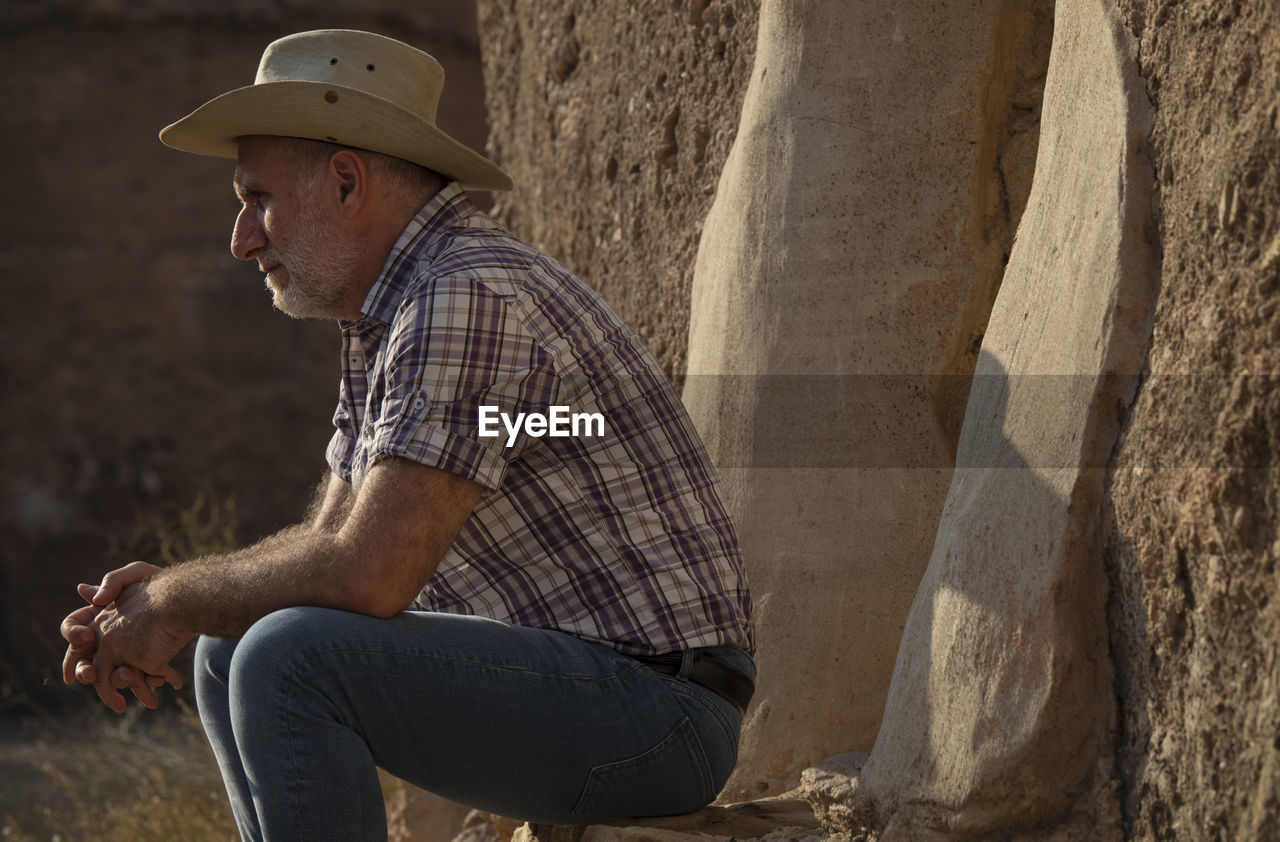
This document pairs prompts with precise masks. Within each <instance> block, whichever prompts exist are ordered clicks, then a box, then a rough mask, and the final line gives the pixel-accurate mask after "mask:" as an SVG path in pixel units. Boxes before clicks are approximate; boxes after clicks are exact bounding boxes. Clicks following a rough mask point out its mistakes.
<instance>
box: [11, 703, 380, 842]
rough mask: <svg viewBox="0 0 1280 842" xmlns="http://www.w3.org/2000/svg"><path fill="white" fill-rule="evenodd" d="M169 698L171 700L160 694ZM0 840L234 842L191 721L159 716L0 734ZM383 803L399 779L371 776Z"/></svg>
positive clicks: (185, 709) (213, 771)
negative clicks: (377, 782)
mask: <svg viewBox="0 0 1280 842" xmlns="http://www.w3.org/2000/svg"><path fill="white" fill-rule="evenodd" d="M166 701H172V699H166ZM0 745H2V746H3V751H2V753H0V821H2V822H3V825H0V826H2V827H3V829H2V830H0V839H2V840H3V842H37V840H38V841H39V842H79V840H86V842H87V840H93V842H117V840H118V842H150V840H165V842H168V840H181V842H214V840H216V841H217V842H235V840H238V839H239V838H240V837H239V835H238V834H237V832H236V827H235V822H234V821H233V820H232V818H231V808H230V807H229V806H228V804H227V796H226V792H225V791H224V790H223V788H222V778H221V777H220V776H219V774H218V767H217V764H216V763H215V761H214V759H213V752H212V751H211V750H210V748H209V744H208V742H207V741H206V740H205V738H204V733H203V732H202V731H201V729H200V722H199V718H198V717H197V716H196V714H195V712H194V711H193V710H191V708H190V707H189V706H187V705H186V704H185V703H184V702H182V701H181V700H180V699H179V700H177V706H176V709H175V710H173V711H171V712H170V713H168V714H166V713H164V712H163V711H161V712H157V713H151V712H147V711H145V710H144V709H143V708H142V706H141V705H137V704H134V705H131V706H130V708H129V712H128V713H126V714H125V715H124V716H122V717H115V716H113V715H111V714H103V715H101V716H99V715H97V714H96V713H95V714H94V715H85V716H82V717H80V718H79V719H78V720H74V721H71V722H68V723H65V724H60V725H50V724H36V723H31V724H26V725H23V726H21V727H20V728H18V729H17V731H16V732H15V733H11V734H8V735H6V736H5V737H4V738H3V739H0ZM380 774H381V775H382V780H383V794H384V796H385V798H386V799H388V800H390V798H391V796H392V795H393V794H394V793H395V791H396V789H397V788H398V787H399V786H400V782H399V781H397V780H396V779H395V778H393V777H392V776H391V775H388V774H386V773H383V772H380Z"/></svg>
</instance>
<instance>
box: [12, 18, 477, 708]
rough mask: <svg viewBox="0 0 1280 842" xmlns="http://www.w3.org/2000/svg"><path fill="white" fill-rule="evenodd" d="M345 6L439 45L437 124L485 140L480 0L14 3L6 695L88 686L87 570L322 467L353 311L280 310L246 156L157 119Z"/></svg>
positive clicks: (56, 698)
mask: <svg viewBox="0 0 1280 842" xmlns="http://www.w3.org/2000/svg"><path fill="white" fill-rule="evenodd" d="M329 27H335V28H359V29H368V30H372V31H375V32H380V33H382V34H385V35H390V36H392V37H395V38H398V39H400V40H403V41H406V42H408V43H410V44H413V45H414V46H417V47H419V48H421V49H424V50H426V51H427V52H430V53H431V54H432V55H434V56H435V57H436V58H437V59H439V60H440V62H441V64H443V65H444V68H445V70H446V73H447V74H448V82H447V84H446V87H445V92H444V97H443V99H442V101H441V104H440V113H439V124H440V125H441V127H442V128H444V129H445V130H446V131H449V132H451V133H452V134H454V136H456V137H458V138H459V139H460V140H462V141H463V142H464V143H467V144H469V145H471V146H472V147H474V148H477V149H479V150H483V149H484V145H485V138H486V133H487V132H486V126H485V113H484V92H483V82H482V77H481V69H480V60H479V49H478V42H477V37H476V11H475V5H474V2H471V0H419V2H414V3H409V2H404V0H400V1H399V2H397V1H396V0H362V2H339V0H194V1H191V2H189V1H188V0H128V2H125V0H5V2H4V4H3V5H0V86H2V90H3V95H2V97H0V102H3V103H4V109H3V111H2V112H0V123H2V124H0V150H3V160H4V161H5V163H6V170H7V172H8V176H7V178H6V182H7V185H8V188H7V194H8V196H9V199H8V200H7V201H6V202H5V203H4V204H3V207H0V284H3V305H0V336H3V338H4V346H5V347H6V348H7V349H8V350H7V351H6V352H5V353H3V354H2V355H0V387H2V389H3V409H2V410H0V463H2V464H3V472H2V473H0V476H2V477H3V485H2V487H0V502H2V505H0V535H2V536H3V539H2V540H0V713H4V714H14V713H22V712H24V711H28V712H29V711H32V710H37V709H38V710H42V711H49V710H57V709H59V708H63V707H66V705H67V704H68V703H74V704H75V705H76V706H77V707H82V706H83V701H82V700H81V699H80V698H79V696H80V695H83V693H82V692H81V693H77V692H74V691H67V690H65V689H63V687H62V683H61V680H60V677H59V661H60V658H61V651H62V647H61V645H60V638H59V637H58V632H57V626H58V623H59V621H60V620H61V618H62V617H63V616H64V615H65V614H66V613H67V612H68V611H70V610H72V609H74V608H75V607H77V605H78V604H79V599H78V597H77V596H76V593H75V585H76V583H77V582H96V581H98V579H99V577H100V576H101V575H102V573H103V572H105V570H107V569H109V568H111V567H116V566H120V565H121V564H123V563H127V562H128V561H131V560H133V559H135V558H141V559H145V560H149V561H156V560H157V559H164V558H173V559H181V558H182V557H185V556H186V555H187V554H188V553H190V552H198V551H200V550H204V549H216V548H218V547H220V546H224V545H227V544H229V543H237V544H246V543H250V542H252V541H254V540H256V539H258V538H260V537H262V536H264V535H266V534H269V533H270V532H272V531H274V530H275V529H277V528H279V527H280V526H282V525H285V524H287V523H289V522H292V521H293V520H295V519H296V518H297V517H299V515H300V514H301V512H302V511H303V509H304V507H305V505H306V503H307V501H308V499H309V496H310V493H311V489H312V488H313V486H314V485H315V483H316V482H317V481H318V480H319V479H320V477H321V476H322V474H323V472H324V471H325V470H326V466H325V463H324V461H323V451H324V446H325V443H326V442H327V441H328V439H329V435H330V432H331V429H332V428H331V426H330V418H331V416H332V412H333V407H334V404H335V401H336V397H337V388H336V387H337V381H338V374H339V367H338V362H339V361H338V352H339V347H338V332H337V329H336V327H335V326H334V325H333V324H331V323H324V322H299V321H294V320H291V319H289V318H287V317H285V316H283V315H282V314H280V313H278V312H276V311H274V310H272V308H271V304H270V298H269V297H268V295H267V294H266V292H265V291H264V287H263V282H262V278H261V275H260V274H259V273H258V272H257V271H256V268H255V267H254V266H253V265H252V264H241V263H239V262H238V261H236V260H235V259H234V258H233V257H232V256H231V254H230V252H229V251H228V247H227V244H228V241H229V237H230V231H231V224H232V222H233V220H234V217H235V214H236V211H237V208H238V204H237V202H236V200H235V198H234V195H233V193H232V191H231V175H232V170H233V166H234V165H233V163H232V162H230V161H226V160H221V159H215V158H201V157H197V156H193V155H187V154H184V153H180V152H177V151H174V150H171V149H169V148H167V147H165V146H163V145H162V144H161V143H160V142H159V141H158V140H157V138H156V135H157V132H158V131H159V130H160V128H162V127H163V126H165V125H167V124H168V123H170V122H172V121H174V120H176V119H178V118H180V117H182V116H184V115H186V114H187V113H189V112H190V111H192V110H194V109H195V108H196V107H198V106H199V105H200V104H202V103H203V102H204V101H206V100H207V99H209V98H211V97H213V96H215V95H216V94H219V93H222V92H224V91H226V90H230V89H232V88H234V87H239V86H241V85H247V84H251V83H252V81H253V77H254V72H255V70H256V68H257V63H258V59H259V58H260V56H261V54H262V50H263V48H264V47H265V46H266V45H267V44H268V43H269V42H270V41H272V40H274V39H275V38H277V37H280V36H282V35H286V34H288V33H290V32H296V31H300V30H305V29H316V28H329Z"/></svg>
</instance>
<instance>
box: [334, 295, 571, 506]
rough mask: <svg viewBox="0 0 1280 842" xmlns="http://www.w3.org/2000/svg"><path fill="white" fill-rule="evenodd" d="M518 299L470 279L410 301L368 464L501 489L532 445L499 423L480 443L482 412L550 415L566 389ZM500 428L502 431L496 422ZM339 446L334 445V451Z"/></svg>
mask: <svg viewBox="0 0 1280 842" xmlns="http://www.w3.org/2000/svg"><path fill="white" fill-rule="evenodd" d="M512 302H513V299H509V298H507V297H504V296H501V295H498V294H496V293H494V292H493V291H492V290H489V289H487V288H486V287H485V286H484V285H483V283H480V282H478V281H476V280H473V279H470V278H429V279H424V280H422V281H421V282H420V283H419V284H418V285H415V288H414V289H411V290H410V291H409V293H408V294H407V295H406V296H405V299H404V302H403V303H402V304H401V306H400V309H399V311H398V312H397V314H396V318H395V321H394V322H393V324H392V325H391V328H390V331H389V332H388V335H387V339H386V344H385V348H384V352H383V357H382V360H381V365H380V367H381V377H382V381H383V384H384V390H383V392H382V402H381V407H380V411H379V412H378V416H377V417H378V420H377V422H376V424H375V425H374V427H373V430H372V441H371V443H370V446H369V449H368V457H369V458H368V464H369V465H370V466H372V465H373V464H375V463H376V462H377V461H378V460H379V459H381V458H385V457H387V456H398V457H402V458H405V459H410V460H412V461H414V462H419V463H421V464H424V465H430V466H432V467H436V468H441V469H443V470H446V471H449V472H451V473H454V474H458V475H460V476H463V477H466V478H467V479H471V480H474V481H476V482H478V483H480V484H482V485H484V486H486V487H488V488H498V487H499V486H500V485H501V484H502V478H503V475H504V474H505V472H506V468H507V465H508V464H509V462H510V461H511V460H512V459H514V458H516V457H517V456H519V455H521V453H523V452H524V450H525V449H526V448H527V447H528V446H529V444H530V440H529V437H527V436H524V435H520V436H516V437H514V439H513V441H512V444H511V445H510V446H508V440H509V437H508V435H507V431H506V430H505V429H503V428H502V425H501V424H498V428H499V434H498V435H496V436H484V437H482V436H480V435H479V433H480V412H481V409H482V407H483V408H488V409H487V414H488V415H489V416H490V417H494V416H496V415H500V414H506V415H507V416H508V418H512V419H514V418H516V417H518V413H526V414H527V413H530V412H538V413H546V412H547V411H548V408H549V407H550V406H551V405H552V404H553V403H554V401H555V398H556V392H557V389H558V383H557V378H556V374H555V371H554V366H553V365H552V362H551V360H550V358H549V356H548V354H547V353H546V352H545V351H544V349H543V348H542V347H541V346H540V345H539V343H538V342H537V341H535V340H534V338H533V337H531V336H530V335H529V333H528V331H527V330H526V329H525V328H524V326H523V324H522V321H521V319H520V318H519V315H518V313H516V312H513V307H512ZM488 426H489V430H490V431H492V429H493V425H492V424H490V425H488ZM331 446H332V445H331Z"/></svg>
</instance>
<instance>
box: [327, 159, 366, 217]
mask: <svg viewBox="0 0 1280 842" xmlns="http://www.w3.org/2000/svg"><path fill="white" fill-rule="evenodd" d="M327 175H328V176H329V179H330V183H331V184H332V185H333V187H334V188H336V190H337V199H338V206H339V207H340V208H341V209H342V214H343V215H344V216H346V217H352V216H355V215H356V214H357V213H359V212H360V210H361V209H362V208H363V207H364V205H365V203H366V202H367V201H368V200H369V197H370V196H371V195H372V194H371V192H370V189H369V188H370V185H369V168H368V167H366V166H365V163H364V159H363V158H361V157H360V156H359V155H358V154H356V153H355V152H353V151H352V150H350V149H341V150H339V151H337V152H335V153H333V155H332V156H330V158H329V170H328V173H327Z"/></svg>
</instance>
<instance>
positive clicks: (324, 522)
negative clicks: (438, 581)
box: [142, 458, 481, 637]
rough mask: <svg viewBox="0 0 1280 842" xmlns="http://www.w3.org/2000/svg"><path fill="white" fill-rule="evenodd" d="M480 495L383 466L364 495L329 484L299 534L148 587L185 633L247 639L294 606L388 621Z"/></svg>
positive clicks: (399, 466) (178, 570) (184, 569)
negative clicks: (256, 626) (264, 620)
mask: <svg viewBox="0 0 1280 842" xmlns="http://www.w3.org/2000/svg"><path fill="white" fill-rule="evenodd" d="M480 492H481V486H480V485H478V484H477V483H474V482H471V481H470V480H466V479H463V478H461V477H458V476H456V475H454V474H450V473H448V472H447V471H442V470H439V469H436V468H429V467H426V466H423V465H419V464H417V463H415V462H410V461H408V460H404V459H396V458H391V459H385V460H383V461H381V462H379V463H378V464H377V465H375V466H374V467H373V468H372V469H371V470H370V471H369V473H368V475H367V477H366V478H365V481H364V484H363V485H362V486H361V488H360V490H359V493H358V494H353V493H352V491H351V490H350V486H348V485H347V483H345V482H343V481H342V480H340V479H338V478H337V477H336V476H331V477H330V479H329V482H328V483H327V485H326V487H325V488H324V490H323V493H322V494H320V495H318V496H317V501H316V503H315V504H313V506H312V509H311V512H310V513H309V515H308V518H307V520H306V521H304V523H303V524H301V525H300V526H299V527H295V528H292V529H289V530H285V532H283V533H279V534H277V535H275V536H272V537H271V538H269V539H267V540H266V541H263V542H261V543H259V544H255V545H254V546H251V547H247V548H245V549H243V550H239V551H237V552H233V553H229V554H225V555H216V556H207V557H204V558H198V559H194V560H192V561H189V562H186V563H184V564H180V565H177V566H174V567H170V568H167V569H165V570H162V571H160V572H159V573H157V574H156V575H155V576H154V577H152V578H151V579H149V580H147V581H146V582H145V583H142V586H144V587H145V589H146V591H147V598H148V602H149V603H150V605H151V606H152V609H153V610H154V611H155V613H156V616H157V617H158V618H159V619H160V620H161V621H162V622H163V623H164V624H165V625H166V626H167V627H169V628H171V629H173V630H174V631H176V632H179V633H192V632H197V633H203V634H212V635H217V636H221V637H239V636H240V635H242V634H244V632H245V631H247V630H248V628H249V626H251V625H252V624H253V623H254V622H255V621H257V620H258V619H260V618H261V617H264V616H266V615H267V614H269V613H271V612H272V611H275V610H278V609H280V608H285V607H288V606H291V605H318V606H323V607H328V608H340V609H343V610H347V611H354V612H358V613H361V614H370V615H373V616H377V617H390V616H392V615H394V614H395V613H396V612H398V611H400V610H402V609H403V608H404V607H405V606H406V605H408V604H409V603H410V602H411V601H412V600H413V598H414V597H415V596H416V595H417V593H418V592H419V591H420V590H421V589H422V587H423V586H424V585H425V584H426V582H427V580H428V579H430V578H431V574H432V573H434V572H435V568H436V565H437V564H439V562H440V559H441V558H443V556H444V554H445V552H446V551H447V550H448V549H449V546H450V545H451V544H452V543H453V539H454V537H455V536H456V535H457V533H458V530H459V529H460V528H461V527H462V524H463V523H464V522H465V521H466V519H467V517H468V515H470V513H471V510H472V509H473V508H474V507H475V504H476V501H477V500H478V499H479V497H480Z"/></svg>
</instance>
